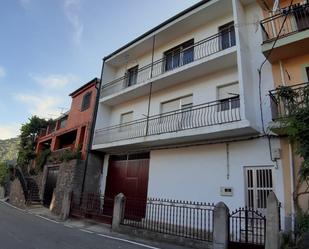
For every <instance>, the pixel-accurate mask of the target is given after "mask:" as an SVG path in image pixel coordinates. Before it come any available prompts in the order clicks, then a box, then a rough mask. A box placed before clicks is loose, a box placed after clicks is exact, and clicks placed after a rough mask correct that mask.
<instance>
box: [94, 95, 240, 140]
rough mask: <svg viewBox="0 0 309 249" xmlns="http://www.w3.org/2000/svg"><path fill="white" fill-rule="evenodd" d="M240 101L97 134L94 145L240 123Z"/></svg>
mask: <svg viewBox="0 0 309 249" xmlns="http://www.w3.org/2000/svg"><path fill="white" fill-rule="evenodd" d="M240 119H241V117H240V108H239V98H238V97H236V98H235V97H234V98H228V99H224V100H217V101H213V102H208V103H204V104H201V105H196V106H193V107H191V108H186V109H183V110H177V111H172V112H166V113H162V114H159V115H154V116H150V117H149V118H142V119H138V120H135V121H131V122H127V123H123V124H119V125H114V126H110V127H106V128H103V129H99V130H96V131H95V136H94V145H97V144H104V143H109V142H115V141H120V140H125V139H132V138H138V137H144V136H151V135H159V134H163V133H170V132H178V131H182V130H188V129H194V128H200V127H206V126H213V125H218V124H225V123H231V122H235V121H239V120H240Z"/></svg>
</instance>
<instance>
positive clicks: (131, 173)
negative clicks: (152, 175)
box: [105, 153, 149, 216]
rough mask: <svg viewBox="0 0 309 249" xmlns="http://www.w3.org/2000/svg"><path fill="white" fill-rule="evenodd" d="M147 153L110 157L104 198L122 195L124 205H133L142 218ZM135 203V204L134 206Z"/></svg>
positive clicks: (146, 183)
mask: <svg viewBox="0 0 309 249" xmlns="http://www.w3.org/2000/svg"><path fill="white" fill-rule="evenodd" d="M148 174H149V153H143V154H132V155H124V156H111V157H110V160H109V166H108V173H107V179H106V190H105V196H106V197H109V198H114V197H115V196H116V195H117V194H119V193H123V194H124V195H125V196H126V199H127V202H126V205H127V206H130V205H135V204H136V203H138V207H136V208H137V209H139V210H140V212H139V213H140V215H141V216H142V215H143V214H144V212H145V208H146V201H147V189H148ZM134 203H135V204H134Z"/></svg>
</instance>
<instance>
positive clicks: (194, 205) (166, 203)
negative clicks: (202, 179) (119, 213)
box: [122, 198, 215, 241]
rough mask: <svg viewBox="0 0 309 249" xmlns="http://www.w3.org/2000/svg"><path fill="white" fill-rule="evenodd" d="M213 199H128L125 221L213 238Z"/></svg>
mask: <svg viewBox="0 0 309 249" xmlns="http://www.w3.org/2000/svg"><path fill="white" fill-rule="evenodd" d="M214 207H215V205H214V204H213V203H201V202H191V201H178V200H168V199H157V198H148V199H147V200H135V199H127V200H126V206H125V215H124V219H123V221H122V224H123V225H126V226H132V227H136V228H140V229H145V230H149V231H152V232H158V233H163V234H169V235H174V236H179V237H184V238H190V239H195V240H203V241H212V237H213V236H212V234H213V211H214Z"/></svg>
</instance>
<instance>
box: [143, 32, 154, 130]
mask: <svg viewBox="0 0 309 249" xmlns="http://www.w3.org/2000/svg"><path fill="white" fill-rule="evenodd" d="M155 42H156V36H155V35H154V36H153V39H152V55H151V68H150V79H152V73H153V60H154V48H155ZM151 95H152V81H151V82H150V88H149V98H148V109H147V122H146V132H145V135H146V136H147V135H148V128H149V114H150V102H151Z"/></svg>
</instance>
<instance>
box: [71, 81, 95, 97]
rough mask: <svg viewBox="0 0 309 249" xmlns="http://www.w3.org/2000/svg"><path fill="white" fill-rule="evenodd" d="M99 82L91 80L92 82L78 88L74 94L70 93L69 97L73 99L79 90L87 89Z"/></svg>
mask: <svg viewBox="0 0 309 249" xmlns="http://www.w3.org/2000/svg"><path fill="white" fill-rule="evenodd" d="M99 81H100V80H99V79H98V78H93V79H92V80H90V81H89V82H88V83H86V84H84V85H82V86H81V87H79V88H78V89H76V90H75V91H74V92H72V93H70V94H69V96H71V97H73V96H74V95H76V94H77V93H78V92H80V91H81V90H83V89H84V88H88V87H89V86H90V85H92V84H94V83H95V84H96V83H98V82H99Z"/></svg>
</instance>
